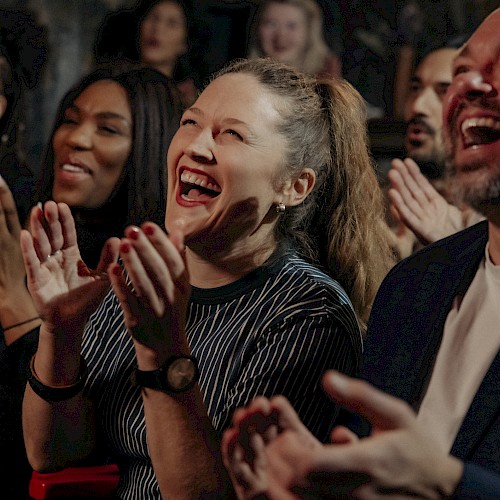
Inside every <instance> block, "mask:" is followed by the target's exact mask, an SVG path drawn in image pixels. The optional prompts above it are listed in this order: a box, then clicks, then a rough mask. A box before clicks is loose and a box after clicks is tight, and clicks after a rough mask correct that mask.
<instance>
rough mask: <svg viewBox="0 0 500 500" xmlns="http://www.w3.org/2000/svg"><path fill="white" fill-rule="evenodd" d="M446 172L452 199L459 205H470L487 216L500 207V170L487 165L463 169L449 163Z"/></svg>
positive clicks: (496, 211)
mask: <svg viewBox="0 0 500 500" xmlns="http://www.w3.org/2000/svg"><path fill="white" fill-rule="evenodd" d="M446 173H447V177H448V179H447V180H448V185H449V189H450V193H451V196H452V199H453V200H454V202H455V203H456V205H457V206H464V205H465V206H468V207H471V208H473V209H474V210H476V211H477V212H479V213H481V214H482V215H484V216H485V217H489V216H492V215H493V214H495V213H498V209H499V207H500V171H498V170H493V171H492V170H490V169H488V168H487V167H480V168H470V169H465V170H464V169H463V167H462V169H461V172H457V171H456V170H455V168H454V167H452V166H450V163H447V168H446Z"/></svg>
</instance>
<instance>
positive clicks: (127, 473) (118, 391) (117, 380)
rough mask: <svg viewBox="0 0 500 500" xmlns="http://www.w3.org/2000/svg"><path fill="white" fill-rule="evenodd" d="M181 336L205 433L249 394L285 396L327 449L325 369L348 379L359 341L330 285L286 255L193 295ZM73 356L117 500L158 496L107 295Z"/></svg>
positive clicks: (330, 411) (125, 340)
mask: <svg viewBox="0 0 500 500" xmlns="http://www.w3.org/2000/svg"><path fill="white" fill-rule="evenodd" d="M187 336H188V340H189V343H190V346H191V351H192V354H193V355H194V356H196V358H197V359H198V360H199V366H200V373H201V375H200V382H199V384H200V388H201V392H202V394H203V396H204V401H205V404H206V407H207V411H208V415H209V416H210V417H211V419H212V422H213V425H214V427H215V429H216V430H217V431H218V432H219V433H222V431H223V430H224V429H225V428H227V427H228V426H229V425H230V419H231V416H232V413H233V411H234V410H235V409H236V408H238V407H240V406H244V405H246V404H248V403H249V402H250V401H251V400H252V399H253V398H254V397H255V396H257V395H265V396H272V395H276V394H283V395H285V396H286V397H287V398H288V399H289V400H290V401H291V403H292V405H293V406H294V407H295V409H296V410H297V412H298V413H299V415H300V417H301V419H302V420H303V421H304V423H305V424H306V425H307V427H308V428H309V429H310V430H311V431H312V432H313V433H314V434H315V435H316V436H317V437H318V438H319V439H321V440H322V441H327V440H328V437H329V432H330V430H331V427H332V425H333V421H334V419H335V417H336V416H337V414H338V408H337V407H336V406H335V405H334V404H333V403H332V402H331V401H330V400H329V399H328V398H327V397H326V396H325V395H324V394H323V391H322V390H321V387H320V378H321V375H322V374H323V372H324V371H325V370H327V369H329V368H335V369H337V370H340V371H343V372H345V373H348V374H355V373H357V370H358V367H359V362H360V358H361V349H362V343H361V334H360V331H359V327H358V324H357V320H356V317H355V314H354V311H353V308H352V306H351V303H350V301H349V299H348V297H347V295H346V293H345V291H344V290H343V289H342V288H341V287H340V285H339V284H338V283H337V282H335V281H334V280H332V279H331V278H329V277H328V276H326V275H325V274H323V273H322V272H320V271H319V270H318V269H316V268H315V267H313V266H311V265H310V264H308V263H306V262H305V261H304V260H302V259H300V258H299V257H297V256H296V255H294V254H286V255H284V256H282V257H281V258H279V259H277V260H275V261H274V262H273V263H272V264H269V265H267V266H264V267H261V268H258V269H256V270H254V271H252V272H251V273H250V274H249V275H247V276H246V277H244V278H242V279H240V280H238V281H237V282H235V283H232V284H230V285H227V286H223V287H219V288H215V289H208V290H205V289H199V288H194V289H193V291H192V298H191V301H190V304H189V311H188V319H187ZM82 353H83V355H84V357H85V358H86V360H87V364H88V366H89V377H88V381H87V386H86V393H87V395H88V396H89V397H90V398H91V399H92V400H93V401H94V403H95V408H96V415H97V432H98V436H97V439H98V442H99V443H102V444H103V445H104V447H106V448H107V449H108V450H109V452H110V453H111V455H112V456H113V458H114V459H115V460H116V461H117V463H118V464H119V466H120V476H121V479H120V486H119V495H120V497H121V498H125V499H138V498H148V499H152V498H161V495H160V492H159V489H158V485H157V482H156V479H155V475H154V470H153V468H152V465H151V461H150V459H149V455H148V447H147V443H146V425H145V420H144V412H143V406H142V399H141V393H140V389H139V388H137V387H135V386H134V385H133V384H132V383H131V380H130V376H131V373H132V372H133V368H134V365H135V356H134V347H133V344H132V341H131V339H130V337H129V334H128V333H127V331H126V328H125V326H124V323H123V318H122V313H121V309H120V306H119V304H118V301H117V299H116V297H115V296H114V294H113V293H112V292H109V293H108V295H107V296H106V298H105V300H104V301H103V303H102V304H101V305H100V307H99V309H98V310H97V311H96V312H95V313H94V314H93V315H92V317H91V319H90V321H89V324H88V325H87V329H86V332H85V335H84V341H83V348H82Z"/></svg>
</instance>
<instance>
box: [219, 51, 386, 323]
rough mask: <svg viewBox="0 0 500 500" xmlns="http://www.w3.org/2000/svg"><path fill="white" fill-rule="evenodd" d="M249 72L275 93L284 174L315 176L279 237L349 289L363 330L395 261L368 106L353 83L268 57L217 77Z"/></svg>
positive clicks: (282, 223) (283, 219)
mask: <svg viewBox="0 0 500 500" xmlns="http://www.w3.org/2000/svg"><path fill="white" fill-rule="evenodd" d="M227 73H246V74H250V75H253V76H254V77H255V78H257V80H258V81H259V82H260V83H261V84H262V85H263V86H264V87H265V88H267V89H268V90H269V91H270V92H271V93H272V94H273V95H275V96H276V97H277V101H276V102H277V108H278V110H279V112H280V114H281V118H282V119H281V124H280V131H281V133H282V134H283V136H284V137H285V138H286V140H287V157H286V158H285V159H284V174H286V175H287V176H291V177H292V178H294V177H295V178H297V177H298V176H299V175H300V173H301V172H302V171H303V169H304V168H306V167H308V168H311V169H312V170H313V171H314V172H315V174H316V183H315V187H314V189H313V191H312V193H311V194H310V195H309V196H308V197H307V198H306V200H305V201H304V202H303V203H302V204H300V205H298V206H296V207H287V209H286V211H285V213H284V214H283V216H281V217H280V218H279V220H278V223H277V225H276V228H275V231H276V238H277V240H278V242H284V241H292V242H294V243H295V245H296V246H297V247H298V248H299V249H300V251H301V252H302V254H303V255H304V256H306V257H308V258H309V259H310V260H312V261H313V262H315V263H317V264H320V265H322V266H323V267H324V268H326V270H327V272H328V273H329V274H330V276H332V277H333V278H334V279H336V280H337V281H338V282H339V283H340V284H341V285H342V286H343V287H344V288H345V290H346V291H347V293H348V295H349V297H350V299H351V301H352V303H353V306H354V309H355V311H356V313H357V315H358V318H359V321H360V325H361V327H362V328H363V329H364V328H365V327H366V322H367V320H368V316H369V314H370V310H371V305H372V302H373V299H374V298H375V294H376V292H377V290H378V287H379V285H380V283H381V281H382V279H383V278H384V276H385V275H386V273H387V271H388V270H389V269H390V267H391V266H392V265H393V254H392V251H391V248H390V245H389V242H388V239H387V233H386V231H384V230H383V227H384V224H385V222H384V221H385V219H384V203H383V195H382V191H381V189H380V187H379V184H378V180H377V177H376V173H375V168H374V166H373V163H372V160H371V158H370V154H369V149H368V138H367V128H366V112H365V106H364V103H363V100H362V98H361V96H360V95H359V93H358V92H357V91H356V90H355V89H354V88H353V87H352V85H350V84H349V83H348V82H346V81H344V80H341V79H338V80H323V81H319V80H317V79H316V78H314V77H312V76H308V75H306V74H302V73H300V72H298V71H296V70H295V69H293V68H291V67H289V66H287V65H285V64H282V63H279V62H277V61H273V60H271V59H262V58H261V59H252V60H240V61H234V62H233V63H231V64H230V65H229V66H227V67H225V68H223V69H222V70H221V71H220V72H218V73H217V75H216V76H221V75H223V74H227Z"/></svg>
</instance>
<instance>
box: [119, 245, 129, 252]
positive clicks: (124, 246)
mask: <svg viewBox="0 0 500 500" xmlns="http://www.w3.org/2000/svg"><path fill="white" fill-rule="evenodd" d="M120 251H121V252H123V253H129V252H130V245H129V244H128V243H122V244H121V245H120Z"/></svg>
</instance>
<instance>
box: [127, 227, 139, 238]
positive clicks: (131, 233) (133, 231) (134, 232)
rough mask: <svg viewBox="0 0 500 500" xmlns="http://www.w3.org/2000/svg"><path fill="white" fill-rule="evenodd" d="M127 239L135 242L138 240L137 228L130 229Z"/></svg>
mask: <svg viewBox="0 0 500 500" xmlns="http://www.w3.org/2000/svg"><path fill="white" fill-rule="evenodd" d="M128 237H129V238H130V239H131V240H134V241H137V240H138V239H139V228H138V227H131V228H130V229H129V231H128Z"/></svg>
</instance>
